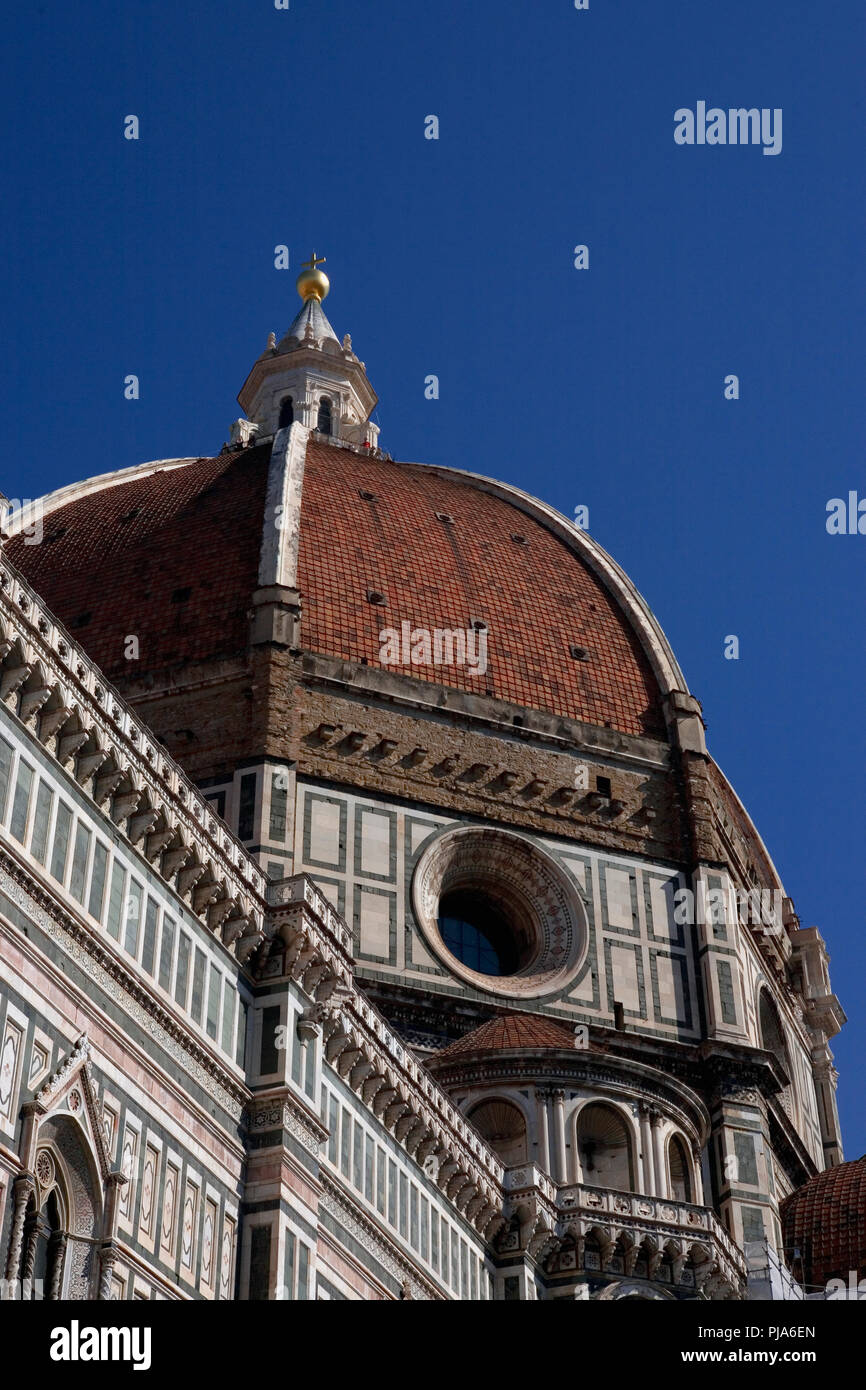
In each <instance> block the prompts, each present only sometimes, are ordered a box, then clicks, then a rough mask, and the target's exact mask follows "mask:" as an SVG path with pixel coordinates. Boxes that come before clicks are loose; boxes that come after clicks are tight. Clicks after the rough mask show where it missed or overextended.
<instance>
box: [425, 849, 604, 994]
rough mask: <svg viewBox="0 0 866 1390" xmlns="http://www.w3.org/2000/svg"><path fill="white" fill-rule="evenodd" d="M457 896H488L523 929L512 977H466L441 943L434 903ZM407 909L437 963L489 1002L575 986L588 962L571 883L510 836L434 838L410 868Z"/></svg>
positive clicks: (543, 856) (582, 914) (547, 858)
mask: <svg viewBox="0 0 866 1390" xmlns="http://www.w3.org/2000/svg"><path fill="white" fill-rule="evenodd" d="M463 888H472V889H479V890H481V891H482V892H485V893H487V894H488V895H489V896H490V897H491V899H492V900H493V901H495V902H496V904H497V906H501V908H502V913H503V916H504V917H505V918H506V919H512V920H513V921H514V922H515V923H518V922H519V923H520V924H521V938H520V942H519V949H520V965H519V967H518V969H517V970H516V971H515V972H514V973H513V974H511V975H495V976H491V975H484V974H481V973H480V972H479V971H477V970H471V969H470V968H469V967H468V966H466V965H464V964H463V963H462V961H460V960H458V959H457V958H456V956H454V955H452V953H451V952H450V951H449V949H448V947H447V946H446V945H445V942H444V941H443V940H442V936H441V934H440V932H439V927H438V920H437V919H438V915H439V903H440V901H441V899H442V898H443V897H444V896H445V894H446V893H448V892H452V891H454V890H459V889H463ZM412 905H413V908H414V912H415V918H416V921H417V922H418V925H419V927H420V929H421V932H422V933H423V935H424V938H425V940H426V942H427V945H428V946H429V947H430V949H431V950H432V951H433V953H434V954H435V956H436V957H437V958H438V959H439V960H440V961H441V962H442V963H443V965H445V966H446V968H447V969H448V970H449V971H450V972H451V974H452V975H456V976H457V977H458V979H461V980H463V981H464V982H465V983H466V984H469V985H471V986H472V987H473V988H474V989H480V990H484V991H485V993H488V994H496V995H506V996H509V997H511V998H519V999H538V998H543V997H545V996H546V995H550V994H557V993H559V992H561V991H562V990H564V989H566V988H567V987H568V985H569V984H570V983H571V982H572V981H573V980H574V979H575V977H576V976H577V974H578V973H579V971H580V968H581V966H582V964H583V961H584V957H585V955H586V948H587V940H588V937H587V922H586V911H585V909H584V906H583V901H582V899H581V897H580V893H579V891H578V888H577V885H576V883H575V882H574V880H573V879H571V878H570V877H569V875H568V874H567V873H566V872H565V870H564V869H563V868H561V866H560V865H559V864H558V863H557V862H556V861H555V860H554V859H553V857H552V856H551V855H550V854H548V853H547V852H546V851H544V850H542V849H541V848H540V846H538V845H536V844H535V843H534V842H533V841H532V840H530V839H529V838H528V837H527V836H524V835H517V834H515V833H513V832H512V831H505V830H499V829H493V828H489V827H482V826H477V827H476V826H465V825H460V826H456V827H449V828H447V829H445V830H444V831H441V832H440V833H438V834H436V835H434V836H433V837H432V838H431V840H430V841H429V843H428V845H427V848H426V849H425V850H424V851H423V853H422V855H421V858H420V859H419V861H418V864H417V866H416V868H415V874H414V877H413V879H412Z"/></svg>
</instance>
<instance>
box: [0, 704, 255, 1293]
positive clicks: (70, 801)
mask: <svg viewBox="0 0 866 1390" xmlns="http://www.w3.org/2000/svg"><path fill="white" fill-rule="evenodd" d="M0 719H2V725H0V838H2V847H0V956H2V959H3V967H4V968H3V980H2V986H0V1070H2V1079H0V1185H2V1188H3V1192H2V1194H0V1222H2V1235H0V1253H2V1259H3V1262H4V1263H5V1262H6V1259H7V1256H8V1253H9V1250H10V1241H11V1237H12V1226H13V1219H14V1213H15V1207H16V1202H17V1197H16V1194H17V1193H20V1192H21V1191H22V1190H23V1187H22V1182H19V1180H20V1179H21V1180H23V1182H24V1183H26V1181H27V1180H28V1179H27V1174H28V1173H29V1172H30V1171H31V1166H32V1163H33V1161H34V1158H35V1157H38V1155H39V1152H40V1143H41V1141H40V1134H47V1135H50V1134H52V1133H53V1128H52V1127H56V1125H57V1124H58V1123H59V1121H60V1120H62V1121H63V1122H64V1124H66V1125H67V1127H68V1125H69V1124H76V1125H78V1124H80V1123H82V1121H81V1117H83V1116H84V1114H85V1111H86V1110H87V1111H88V1113H89V1112H90V1110H91V1108H92V1115H91V1116H90V1121H89V1126H90V1127H89V1128H86V1127H85V1128H83V1129H82V1136H83V1137H82V1143H83V1144H84V1150H83V1151H84V1152H86V1154H88V1155H89V1166H90V1167H91V1168H92V1170H93V1172H94V1173H97V1174H98V1175H99V1177H98V1181H96V1186H95V1188H94V1191H95V1192H97V1194H98V1196H97V1197H94V1203H95V1204H96V1205H97V1206H101V1208H102V1212H103V1215H102V1218H101V1223H100V1222H98V1223H97V1225H96V1226H95V1227H93V1228H92V1229H88V1237H89V1238H91V1239H92V1241H96V1242H97V1245H94V1246H93V1247H92V1248H93V1249H95V1250H96V1249H101V1248H102V1247H100V1246H99V1244H98V1243H99V1242H101V1241H107V1242H109V1244H110V1250H111V1258H110V1260H109V1261H108V1262H107V1263H106V1264H105V1267H104V1270H103V1273H104V1275H105V1278H106V1280H107V1281H108V1283H107V1287H110V1290H111V1295H112V1296H115V1297H120V1298H133V1297H138V1298H141V1297H147V1298H163V1297H167V1298H175V1297H181V1298H184V1297H202V1298H231V1297H234V1293H235V1258H236V1253H235V1252H236V1233H237V1227H238V1210H239V1198H240V1191H241V1189H240V1180H241V1175H242V1171H243V1148H242V1145H241V1142H240V1138H239V1123H240V1120H241V1116H242V1112H243V1102H244V1096H245V1094H246V1091H245V1085H244V1070H243V1068H244V1061H245V1057H244V1051H245V1042H246V1038H245V1035H246V1007H247V1005H248V1002H249V997H250V996H249V991H248V990H247V987H246V986H245V985H244V984H243V982H242V981H241V980H240V979H239V969H238V962H237V961H236V960H235V959H234V957H233V956H231V955H230V954H229V953H228V951H227V950H225V949H224V947H223V946H222V944H221V943H220V942H219V940H218V939H217V938H216V937H214V935H213V934H212V933H209V932H208V931H207V930H206V929H205V927H204V925H203V923H202V922H201V921H200V920H199V919H198V918H196V917H195V916H194V915H193V914H192V912H191V911H190V909H189V907H188V906H187V905H186V903H185V902H183V900H182V899H181V898H180V897H179V896H178V895H177V894H176V893H174V892H173V890H172V889H171V888H170V887H169V885H168V884H167V883H166V882H165V880H164V879H162V878H160V877H159V876H158V875H157V874H156V872H155V871H154V870H153V869H152V868H151V866H150V865H149V864H148V863H147V861H146V860H145V859H144V858H143V856H141V855H140V854H138V852H137V851H136V850H135V849H134V848H133V847H132V845H131V844H130V843H129V841H128V840H127V839H126V838H125V837H124V836H122V835H121V834H120V832H119V831H118V829H117V827H116V826H115V825H114V824H113V823H112V822H111V820H110V819H109V818H108V817H107V816H105V815H103V814H102V813H101V812H99V811H98V809H97V808H96V806H95V804H94V802H93V801H92V800H90V799H89V798H88V797H86V796H85V795H84V793H83V792H82V791H81V789H80V788H79V787H78V786H77V784H76V783H75V782H74V780H73V779H72V778H71V777H70V776H69V775H68V774H67V773H66V772H64V770H63V769H61V768H60V766H59V765H58V763H57V762H56V761H55V760H53V759H52V758H51V757H50V756H49V755H48V753H47V752H46V750H45V749H44V748H42V747H41V746H40V745H39V744H38V743H37V742H36V740H35V739H34V738H33V737H32V736H31V735H30V733H29V731H28V730H27V729H26V728H25V727H24V726H22V725H21V724H20V723H19V722H18V721H17V720H16V719H14V717H12V716H11V715H10V714H9V713H8V711H6V710H5V709H3V708H0ZM83 1035H86V1038H85V1043H84V1045H82V1043H81V1040H82V1036H83ZM79 1054H80V1055H79ZM70 1058H73V1059H76V1060H74V1064H73V1063H71V1062H70V1060H69V1059H70ZM67 1072H68V1075H67ZM58 1077H59V1078H60V1079H59V1080H58V1079H57V1078H58ZM45 1088H48V1089H47V1091H46V1089H45ZM58 1132H67V1131H63V1130H62V1126H61V1130H60V1131H58ZM49 1152H50V1153H52V1154H54V1152H55V1150H54V1149H53V1148H50V1149H49ZM54 1161H55V1162H56V1163H57V1164H58V1166H60V1165H62V1163H63V1162H64V1159H63V1155H62V1153H60V1152H58V1153H57V1154H56V1158H55V1159H54ZM42 1162H43V1167H45V1168H46V1169H47V1167H48V1160H47V1159H46V1160H43V1161H42ZM112 1175H118V1176H117V1180H115V1178H113V1177H112ZM72 1177H74V1173H73V1174H72V1176H71V1177H70V1181H72ZM123 1178H125V1179H126V1181H125V1182H123V1181H122V1179H123ZM115 1181H117V1187H118V1197H117V1201H116V1206H115V1207H112V1201H113V1199H112V1197H111V1193H112V1191H113V1184H114V1183H115ZM40 1190H41V1189H37V1191H40ZM112 1212H113V1214H112ZM104 1223H107V1225H106V1224H104ZM97 1273H98V1272H97V1270H96V1269H95V1267H94V1269H93V1270H92V1271H90V1273H88V1272H87V1271H86V1270H85V1271H79V1272H78V1274H77V1275H76V1278H77V1279H79V1281H84V1282H81V1287H80V1288H79V1290H78V1294H77V1296H88V1295H87V1292H86V1289H85V1283H86V1280H87V1279H90V1280H91V1281H92V1280H93V1279H96V1278H97ZM11 1277H17V1274H16V1273H13V1275H12V1276H11ZM100 1277H101V1276H100ZM90 1296H94V1289H93V1285H92V1283H91V1285H90Z"/></svg>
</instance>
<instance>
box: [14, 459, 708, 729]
mask: <svg viewBox="0 0 866 1390" xmlns="http://www.w3.org/2000/svg"><path fill="white" fill-rule="evenodd" d="M270 452H271V450H270V443H269V442H262V443H261V444H254V445H253V446H252V447H247V448H244V449H240V450H234V451H231V450H226V451H224V452H223V453H221V454H220V455H218V456H217V457H215V458H197V459H173V460H164V461H161V462H157V463H153V464H145V465H142V466H140V467H137V468H131V469H126V470H123V471H122V472H118V473H109V474H105V475H103V476H102V477H97V478H93V479H90V480H88V481H86V482H84V483H81V484H77V485H74V486H71V487H66V488H62V489H60V490H59V491H58V492H55V493H52V494H50V495H49V496H48V497H46V498H44V499H42V503H41V506H42V520H41V524H42V526H43V531H44V535H43V541H42V544H39V545H34V544H32V543H30V542H29V538H28V536H27V535H26V534H25V533H24V531H23V529H21V528H20V527H19V529H18V533H17V534H13V535H12V538H11V539H10V541H9V544H8V553H9V555H10V558H11V559H12V560H13V562H14V563H15V564H17V565H18V566H19V567H20V568H21V569H22V570H23V571H24V573H25V574H26V575H27V577H28V579H30V581H31V582H32V583H33V584H34V585H35V586H36V587H37V588H38V589H39V591H40V592H41V593H42V594H43V595H44V597H45V599H46V602H48V603H49V604H50V605H51V607H52V609H53V610H54V611H55V612H56V613H57V614H58V616H59V617H60V618H61V620H62V621H63V622H64V624H65V625H66V626H67V627H68V628H69V629H70V630H71V631H73V632H74V634H75V636H76V637H77V638H78V639H79V640H80V641H81V642H82V644H83V645H84V646H85V648H86V649H87V650H88V652H89V654H90V655H91V656H92V657H93V658H94V659H95V660H96V661H97V662H98V663H99V664H100V666H101V667H102V669H103V671H104V672H105V674H106V675H107V676H108V677H109V679H111V680H112V681H114V682H115V683H117V684H119V685H121V687H123V685H124V683H125V682H126V681H128V680H129V679H130V673H131V671H133V669H134V671H135V673H136V675H137V676H139V677H140V676H141V675H143V673H145V672H147V673H151V674H152V673H155V672H164V671H167V670H171V669H172V668H177V667H181V666H188V665H189V664H190V663H197V662H201V661H208V660H212V659H222V658H228V657H230V656H232V655H240V654H241V653H242V652H243V649H244V647H245V644H246V642H247V638H248V626H247V615H248V613H249V610H250V607H251V605H252V601H253V595H254V593H255V591H256V589H257V585H258V570H259V561H260V552H261V548H262V536H263V530H264V528H265V523H266V488H267V480H268V468H269V457H270ZM299 532H300V535H299V545H298V572H297V585H298V589H299V592H300V601H301V607H302V622H301V646H302V648H303V650H305V651H308V652H313V653H317V654H324V655H332V656H336V657H339V658H340V659H342V660H345V661H349V662H356V663H360V664H362V665H365V666H369V667H377V666H381V665H383V664H387V663H383V643H384V638H383V636H382V634H383V632H392V633H395V634H397V635H398V636H402V634H403V632H404V631H405V632H406V633H407V635H408V636H411V634H412V633H413V632H415V631H416V630H423V631H426V632H429V631H433V632H434V633H435V632H436V631H437V630H442V631H447V630H451V629H457V630H461V631H466V632H467V633H468V634H470V636H471V634H472V633H473V631H478V632H481V633H483V634H484V637H485V645H486V664H485V669H484V670H482V669H481V664H479V663H476V666H475V667H473V666H471V665H470V664H468V663H467V664H463V665H460V664H456V663H455V664H440V665H436V666H434V667H428V668H423V667H420V666H418V665H414V664H413V663H412V659H411V657H410V655H409V647H408V645H407V644H406V643H404V645H403V647H402V651H401V653H400V658H398V660H397V662H396V663H395V662H393V660H392V662H391V666H390V669H391V671H392V673H394V674H397V675H408V676H412V677H414V678H416V679H428V680H433V681H434V682H435V683H436V684H438V685H441V686H446V687H452V688H456V689H462V690H463V691H466V692H468V693H470V694H477V695H482V696H488V697H492V698H495V699H501V700H503V701H508V702H510V703H511V704H514V705H517V706H521V707H524V708H527V709H533V710H541V711H544V712H546V713H548V714H552V715H556V716H561V717H564V718H568V719H572V720H579V721H583V722H585V723H588V724H591V725H597V726H607V727H609V728H612V729H614V730H617V731H619V732H620V733H624V734H633V735H649V736H653V737H656V738H664V737H665V718H664V711H663V698H664V696H665V694H667V693H668V691H669V690H670V689H671V688H678V689H680V690H683V689H684V688H685V687H684V682H683V680H682V677H681V675H680V674H679V672H678V669H677V667H676V664H675V662H674V659H673V656H672V654H671V653H670V650H669V648H668V647H667V643H666V642H665V640H664V638H663V636H662V634H661V632H660V630H659V629H658V627H657V625H656V624H655V622H654V619H653V618H652V615H651V614H650V613H649V610H648V609H647V608H646V605H644V604H643V602H642V600H640V598H639V596H638V595H637V594H636V592H635V591H634V589H633V588H632V586H631V585H630V584H629V583H628V581H627V580H626V579H625V577H624V576H623V575H622V572H621V571H620V570H619V569H618V567H617V566H616V565H614V563H613V562H612V561H611V560H610V559H609V557H608V556H606V555H605V553H604V552H603V551H602V550H601V548H600V547H599V546H597V545H596V544H595V543H594V542H593V541H592V540H591V539H590V538H589V537H588V536H587V535H586V533H584V532H580V531H578V530H577V529H576V528H575V527H573V526H571V524H570V523H569V522H567V521H566V520H565V518H563V517H561V516H559V515H558V514H557V513H556V512H554V511H553V510H552V509H550V508H547V507H545V506H544V504H542V503H539V502H536V501H535V500H534V499H532V498H530V497H528V496H526V494H524V493H521V492H519V491H518V490H517V489H514V488H510V487H507V486H506V485H503V484H498V483H494V482H492V481H490V480H487V479H485V478H480V477H477V476H475V475H473V474H468V473H462V472H458V471H456V470H451V469H445V468H437V467H429V466H425V465H421V464H410V463H398V462H394V461H392V460H391V459H390V458H387V457H386V456H383V455H382V454H381V453H380V451H379V450H370V449H364V448H362V447H351V446H346V445H345V444H342V443H341V444H340V445H339V446H338V445H337V444H336V443H332V442H329V441H327V440H323V439H322V438H321V436H319V435H316V434H314V435H312V436H311V437H310V440H309V443H308V446H307V450H306V462H305V466H304V474H303V487H302V497H301V506H300V527H299ZM404 625H405V627H404ZM129 634H135V635H136V636H137V637H138V650H139V658H138V663H137V665H136V666H135V667H134V668H133V667H132V666H131V664H130V662H129V660H128V656H127V652H126V649H125V641H126V638H127V636H128V635H129ZM401 658H402V659H403V661H402V664H401Z"/></svg>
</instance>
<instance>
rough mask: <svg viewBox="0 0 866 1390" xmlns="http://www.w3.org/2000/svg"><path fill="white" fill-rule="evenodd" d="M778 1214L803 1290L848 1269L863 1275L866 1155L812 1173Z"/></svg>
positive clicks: (843, 1275) (845, 1277)
mask: <svg viewBox="0 0 866 1390" xmlns="http://www.w3.org/2000/svg"><path fill="white" fill-rule="evenodd" d="M780 1213H781V1218H782V1231H783V1235H784V1243H785V1249H786V1251H787V1252H788V1259H789V1261H790V1262H791V1264H792V1268H793V1270H794V1274H795V1275H796V1276H797V1277H798V1278H801V1279H802V1281H803V1283H804V1284H805V1285H806V1286H807V1288H809V1289H810V1290H814V1289H817V1288H821V1287H823V1286H824V1285H826V1284H827V1282H828V1280H830V1279H842V1280H844V1281H847V1280H848V1277H849V1275H850V1274H851V1272H852V1271H853V1272H854V1273H855V1274H856V1276H857V1279H858V1280H859V1279H862V1278H864V1277H866V1154H864V1155H863V1157H862V1158H857V1159H854V1160H853V1161H852V1162H850V1163H839V1164H837V1165H836V1167H834V1168H825V1169H824V1171H823V1172H821V1173H816V1174H815V1176H814V1177H813V1178H810V1179H809V1181H808V1182H806V1183H804V1184H803V1186H802V1187H799V1188H798V1189H797V1191H796V1192H792V1193H791V1196H790V1197H788V1198H787V1199H786V1200H785V1201H784V1202H783V1203H782V1206H781V1208H780Z"/></svg>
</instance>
